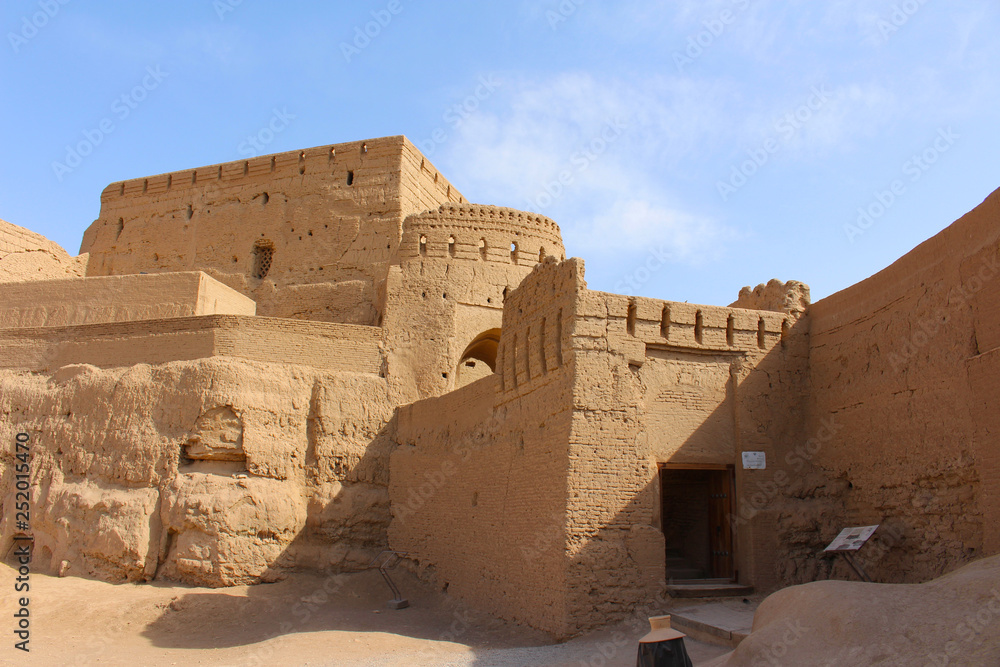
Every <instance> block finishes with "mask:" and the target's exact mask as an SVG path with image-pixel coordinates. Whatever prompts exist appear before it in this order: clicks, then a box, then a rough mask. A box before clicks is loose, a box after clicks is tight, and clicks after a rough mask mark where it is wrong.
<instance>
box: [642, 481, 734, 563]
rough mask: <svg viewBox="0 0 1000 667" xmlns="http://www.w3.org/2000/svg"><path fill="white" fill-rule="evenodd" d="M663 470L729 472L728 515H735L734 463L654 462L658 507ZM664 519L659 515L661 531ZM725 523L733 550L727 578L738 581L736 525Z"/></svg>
mask: <svg viewBox="0 0 1000 667" xmlns="http://www.w3.org/2000/svg"><path fill="white" fill-rule="evenodd" d="M664 470H678V471H679V470H714V471H719V472H723V471H724V472H728V473H729V474H728V475H727V476H726V477H727V479H728V480H729V516H730V517H734V516H736V511H737V507H736V466H735V465H734V464H729V463H672V462H668V463H657V464H656V482H657V484H658V485H660V493H659V503H660V507H662V506H663V486H662V479H663V476H662V474H661V473H662V471H664ZM665 520H666V517H664V516H661V517H660V525H661V531H662V525H663V522H664V521H665ZM727 525H728V529H729V533H730V542H731V543H732V550H733V556H732V562H733V568H732V572H731V574H730V575H729V578H731V579H732V580H733V582H738V581H739V578H740V568H739V559H738V557H737V556H738V547H737V537H738V536H737V533H736V525H735V522H734V521H731V520H730V521H727Z"/></svg>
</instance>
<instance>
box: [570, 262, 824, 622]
mask: <svg viewBox="0 0 1000 667" xmlns="http://www.w3.org/2000/svg"><path fill="white" fill-rule="evenodd" d="M580 280H581V282H582V275H581V276H580ZM569 326H570V337H571V347H572V349H573V355H574V358H575V360H576V372H575V376H574V379H575V383H574V391H573V401H574V416H573V431H572V434H571V439H570V448H569V480H568V484H569V500H568V503H569V507H568V531H569V534H568V551H569V555H570V557H571V560H572V564H571V569H570V575H569V576H570V587H569V590H570V591H571V596H572V597H571V599H570V602H569V604H570V610H571V614H573V616H574V622H575V623H576V625H577V627H578V628H580V629H586V628H589V627H594V626H597V625H599V624H601V623H603V622H606V620H607V619H608V618H616V617H619V616H621V615H622V614H624V613H627V612H628V610H629V609H630V608H631V607H632V606H633V605H634V604H636V601H643V602H644V603H648V602H651V601H652V600H654V599H655V596H656V594H657V593H659V592H661V591H662V589H663V586H664V585H665V572H664V541H663V534H662V532H661V517H660V506H659V505H660V489H659V480H658V476H657V469H658V464H661V463H677V464H685V465H697V464H715V465H733V466H735V467H736V495H737V499H736V502H735V504H734V508H733V509H734V513H733V516H732V517H731V520H732V523H733V525H734V527H735V533H736V535H735V537H736V540H737V549H736V553H737V557H738V558H737V567H738V569H739V570H740V571H739V578H740V580H741V581H742V582H743V583H751V584H753V585H755V586H758V587H759V588H761V589H764V590H768V589H771V588H773V587H775V586H776V585H777V583H778V582H779V581H780V578H781V573H780V572H779V570H778V563H777V560H778V554H779V552H780V549H779V543H780V542H781V539H780V538H779V535H778V523H779V517H780V516H781V514H782V511H783V509H782V507H783V506H784V503H785V500H786V498H787V497H788V496H790V495H794V493H796V489H795V487H794V486H793V485H792V484H791V482H790V479H789V477H788V474H787V468H788V467H789V464H788V463H787V462H785V461H784V460H783V455H784V453H785V452H786V451H787V450H789V449H791V448H793V447H794V446H797V445H798V444H800V443H801V434H802V420H803V412H804V411H803V409H802V407H803V397H804V389H805V380H806V360H807V349H808V348H807V343H806V338H807V336H806V334H805V329H806V327H805V326H803V323H802V322H801V320H800V319H798V318H797V317H796V316H795V315H794V314H790V313H782V312H766V311H753V310H746V309H740V308H719V307H712V306H697V305H693V304H682V303H676V302H668V301H659V300H654V299H646V298H639V297H627V296H622V295H616V294H606V293H602V292H592V291H587V290H581V291H580V293H579V298H578V300H577V302H576V304H574V313H573V318H572V321H571V323H570V325H569ZM746 450H751V451H763V452H765V453H766V455H767V460H768V468H767V470H765V471H744V470H742V467H741V466H740V459H741V456H740V454H741V452H742V451H746ZM775 476H777V477H778V478H779V479H780V480H782V483H781V484H780V485H779V486H775V488H776V489H777V491H776V492H775V493H774V494H773V495H769V496H768V497H767V498H766V499H765V500H764V501H762V502H760V503H759V504H758V506H757V507H756V508H752V509H751V511H746V512H745V513H744V515H745V516H743V517H742V518H741V516H740V505H741V503H743V502H744V500H745V499H747V498H748V497H750V496H752V495H753V494H754V493H755V492H756V487H757V485H758V484H759V483H761V482H765V481H770V480H772V479H773V478H775ZM667 520H670V518H669V517H668V518H667ZM806 530H807V531H811V530H812V527H807V528H806Z"/></svg>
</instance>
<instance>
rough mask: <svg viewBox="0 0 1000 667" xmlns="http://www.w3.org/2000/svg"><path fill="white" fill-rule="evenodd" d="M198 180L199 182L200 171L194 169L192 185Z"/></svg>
mask: <svg viewBox="0 0 1000 667" xmlns="http://www.w3.org/2000/svg"><path fill="white" fill-rule="evenodd" d="M197 182H198V172H197V171H192V172H191V185H194V184H195V183H197Z"/></svg>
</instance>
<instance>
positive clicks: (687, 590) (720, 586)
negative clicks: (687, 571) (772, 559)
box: [667, 579, 753, 598]
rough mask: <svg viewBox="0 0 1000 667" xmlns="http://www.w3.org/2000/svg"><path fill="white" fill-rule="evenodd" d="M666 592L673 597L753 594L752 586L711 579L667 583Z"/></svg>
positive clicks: (721, 596)
mask: <svg viewBox="0 0 1000 667" xmlns="http://www.w3.org/2000/svg"><path fill="white" fill-rule="evenodd" d="M667 593H669V594H670V597H674V598H729V597H746V596H748V595H752V594H753V586H742V585H740V584H734V583H732V582H725V581H719V580H711V579H701V580H698V579H692V580H688V581H684V582H675V583H671V584H668V585H667Z"/></svg>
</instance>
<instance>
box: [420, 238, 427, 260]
mask: <svg viewBox="0 0 1000 667" xmlns="http://www.w3.org/2000/svg"><path fill="white" fill-rule="evenodd" d="M420 254H421V255H426V254H427V237H426V236H424V235H422V234H421V236H420Z"/></svg>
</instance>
